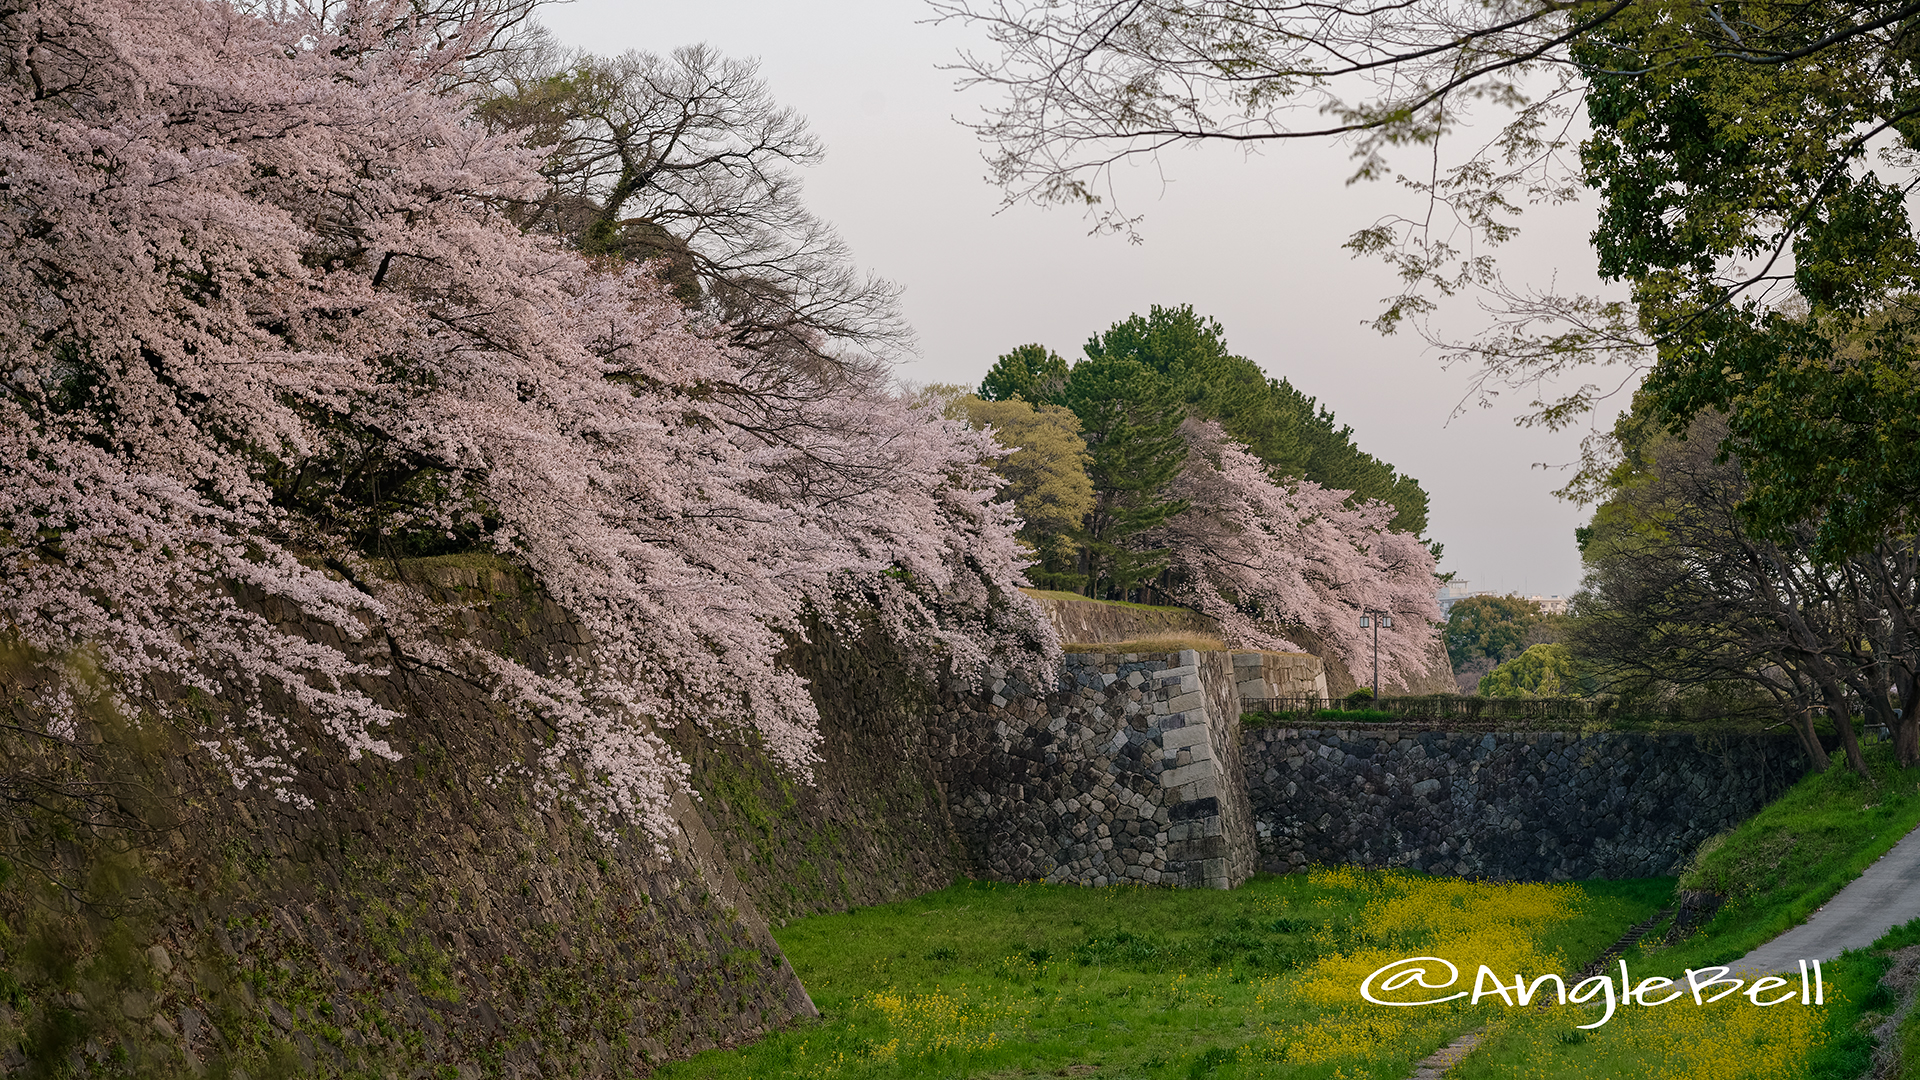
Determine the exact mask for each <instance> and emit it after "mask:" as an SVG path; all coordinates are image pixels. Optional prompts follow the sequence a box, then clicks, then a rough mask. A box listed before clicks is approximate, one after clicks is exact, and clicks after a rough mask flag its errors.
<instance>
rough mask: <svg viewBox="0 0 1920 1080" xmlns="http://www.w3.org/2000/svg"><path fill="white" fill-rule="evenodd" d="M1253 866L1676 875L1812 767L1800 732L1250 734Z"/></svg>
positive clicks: (1553, 876)
mask: <svg viewBox="0 0 1920 1080" xmlns="http://www.w3.org/2000/svg"><path fill="white" fill-rule="evenodd" d="M1246 755H1247V763H1248V767H1247V774H1246V779H1247V787H1248V794H1249V798H1250V801H1251V802H1252V805H1253V811H1254V817H1255V828H1256V830H1257V832H1258V848H1259V864H1260V865H1259V869H1260V870H1262V871H1266V872H1270V873H1285V872H1287V871H1289V870H1301V869H1305V868H1306V867H1307V866H1309V865H1312V864H1315V863H1321V864H1337V863H1350V864H1355V865H1360V866H1368V867H1385V866H1404V867H1408V868H1410V869H1414V870H1424V871H1427V872H1429V873H1434V874H1453V875H1460V876H1475V877H1488V878H1496V879H1502V880H1531V881H1565V880H1579V879H1585V878H1625V877H1649V876H1653V875H1658V874H1668V873H1672V872H1673V871H1674V869H1675V867H1676V866H1677V864H1679V863H1680V862H1682V861H1684V860H1685V859H1686V858H1687V857H1688V856H1689V855H1690V854H1691V853H1692V852H1693V850H1694V848H1696V847H1697V846H1699V844H1700V842H1701V841H1702V840H1705V839H1707V838H1708V837H1710V836H1713V835H1714V834H1716V833H1719V832H1721V831H1723V830H1725V829H1728V828H1730V827H1732V826H1733V825H1734V824H1736V823H1738V822H1739V821H1741V820H1743V819H1744V818H1746V817H1748V816H1750V815H1752V814H1753V813H1754V812H1755V811H1757V810H1759V809H1760V808H1761V807H1762V806H1765V805H1766V804H1767V803H1768V802H1769V801H1771V800H1772V799H1773V798H1774V797H1776V796H1777V795H1779V794H1780V793H1781V792H1782V791H1784V790H1785V789H1786V788H1787V787H1788V786H1789V785H1791V784H1792V783H1793V782H1794V781H1796V780H1798V779H1799V778H1800V777H1801V776H1802V775H1803V774H1804V773H1805V772H1806V769H1807V762H1806V758H1805V756H1804V755H1803V754H1802V753H1801V751H1800V748H1799V744H1798V742H1797V741H1795V740H1794V738H1793V737H1792V736H1787V735H1783V736H1780V737H1777V738H1769V737H1760V736H1715V735H1711V734H1697V735H1696V734H1685V735H1674V734H1661V735H1655V734H1639V733H1632V732H1610V733H1601V734H1594V735H1586V736H1582V735H1578V734H1572V733H1563V732H1530V733H1513V732H1508V733H1481V732H1433V731H1412V730H1402V731H1394V730H1377V729H1375V730H1302V729H1298V728H1266V729H1249V730H1248V731H1247V732H1246Z"/></svg>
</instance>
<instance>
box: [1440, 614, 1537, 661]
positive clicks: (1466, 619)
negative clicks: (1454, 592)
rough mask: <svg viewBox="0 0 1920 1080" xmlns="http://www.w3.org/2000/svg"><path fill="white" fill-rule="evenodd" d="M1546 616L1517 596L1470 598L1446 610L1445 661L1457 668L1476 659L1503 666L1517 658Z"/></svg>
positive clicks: (1444, 632)
mask: <svg viewBox="0 0 1920 1080" xmlns="http://www.w3.org/2000/svg"><path fill="white" fill-rule="evenodd" d="M1545 618H1546V617H1545V616H1544V615H1543V614H1541V611H1540V605H1539V604H1536V603H1534V602H1533V601H1531V600H1527V599H1524V598H1522V597H1518V596H1469V597H1467V598H1465V599H1463V600H1456V601H1454V603H1453V606H1452V607H1451V608H1449V609H1447V627H1446V630H1445V631H1443V634H1444V636H1445V638H1446V642H1447V659H1448V660H1451V661H1452V662H1453V666H1454V667H1455V668H1456V669H1458V668H1463V667H1466V666H1467V665H1468V664H1470V663H1472V662H1473V661H1476V660H1491V661H1493V662H1494V663H1495V664H1499V663H1504V662H1506V661H1507V660H1511V659H1512V658H1514V657H1515V656H1518V655H1519V654H1520V652H1521V650H1523V649H1525V648H1526V647H1527V646H1528V645H1529V644H1530V642H1529V641H1528V637H1529V636H1530V635H1532V634H1533V632H1534V630H1535V629H1536V628H1538V627H1539V626H1540V625H1541V623H1542V622H1544V621H1545Z"/></svg>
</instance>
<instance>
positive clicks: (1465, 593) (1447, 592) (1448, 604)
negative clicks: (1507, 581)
mask: <svg viewBox="0 0 1920 1080" xmlns="http://www.w3.org/2000/svg"><path fill="white" fill-rule="evenodd" d="M1490 595H1492V594H1491V593H1489V592H1487V591H1486V590H1485V589H1475V588H1471V587H1469V585H1468V583H1467V582H1465V581H1462V580H1460V579H1459V578H1454V579H1453V580H1452V581H1449V582H1447V583H1446V584H1445V585H1442V586H1440V587H1439V588H1438V589H1436V590H1434V593H1433V599H1434V601H1435V602H1436V603H1438V604H1439V605H1440V616H1441V617H1442V618H1445V617H1446V615H1447V613H1448V612H1450V611H1452V610H1453V605H1454V604H1455V603H1456V602H1458V601H1461V600H1465V599H1466V598H1467V597H1469V596H1490ZM1526 599H1528V600H1531V601H1533V602H1534V603H1535V604H1538V605H1539V606H1540V613H1541V614H1542V615H1565V614H1566V613H1567V598H1566V597H1564V596H1561V595H1560V594H1559V593H1554V594H1553V595H1552V596H1529V597H1526Z"/></svg>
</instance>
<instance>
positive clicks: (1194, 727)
mask: <svg viewBox="0 0 1920 1080" xmlns="http://www.w3.org/2000/svg"><path fill="white" fill-rule="evenodd" d="M1206 743H1207V727H1206V725H1205V724H1187V725H1184V726H1182V727H1177V728H1173V729H1171V730H1168V731H1163V732H1161V734H1160V745H1161V746H1163V747H1165V748H1167V749H1168V750H1178V749H1180V748H1181V747H1184V746H1193V745H1196V744H1198V745H1203V746H1204V745H1206Z"/></svg>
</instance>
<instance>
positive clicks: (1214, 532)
mask: <svg viewBox="0 0 1920 1080" xmlns="http://www.w3.org/2000/svg"><path fill="white" fill-rule="evenodd" d="M1180 433H1181V436H1182V437H1183V438H1184V439H1185V440H1186V442H1187V447H1188V452H1187V457H1186V464H1185V466H1184V467H1183V468H1182V470H1181V472H1180V475H1179V476H1178V477H1176V478H1175V479H1174V481H1173V483H1172V484H1171V485H1169V488H1168V491H1167V495H1168V497H1170V498H1177V499H1180V500H1183V501H1185V502H1186V503H1187V509H1186V510H1185V511H1184V512H1183V513H1180V514H1178V515H1175V516H1174V517H1172V518H1170V519H1168V521H1167V522H1166V523H1165V524H1164V525H1162V526H1160V527H1159V528H1157V529H1155V530H1154V531H1153V532H1152V534H1151V535H1148V536H1145V537H1143V538H1142V542H1143V543H1151V544H1153V545H1154V546H1156V547H1161V548H1165V549H1167V550H1168V551H1169V552H1170V558H1171V560H1172V565H1173V567H1174V569H1175V570H1176V571H1177V572H1176V574H1175V580H1176V582H1177V584H1176V585H1175V589H1174V591H1175V595H1176V596H1177V597H1178V598H1179V599H1181V600H1182V601H1183V602H1185V603H1187V604H1189V605H1191V606H1192V607H1194V608H1195V609H1197V610H1199V611H1202V612H1204V613H1206V614H1208V615H1211V616H1213V617H1214V618H1215V619H1217V620H1219V622H1220V625H1221V628H1222V629H1223V630H1224V631H1225V632H1226V635H1227V637H1228V638H1229V639H1230V640H1232V641H1234V642H1236V643H1237V644H1240V645H1244V646H1249V647H1253V648H1264V649H1287V650H1297V649H1299V646H1298V645H1296V644H1295V643H1294V642H1293V641H1292V640H1290V639H1289V634H1290V633H1293V632H1295V631H1296V630H1307V631H1310V632H1312V633H1313V634H1314V635H1315V636H1317V637H1318V638H1319V639H1320V640H1321V641H1322V642H1325V643H1326V644H1327V645H1328V646H1329V647H1330V648H1331V649H1332V651H1333V653H1334V654H1335V655H1336V656H1337V657H1338V658H1339V659H1340V660H1341V662H1343V663H1344V664H1345V665H1346V666H1347V667H1348V669H1349V670H1354V671H1358V670H1360V669H1361V667H1362V666H1364V665H1367V664H1370V663H1371V662H1372V657H1373V651H1372V650H1373V640H1374V639H1373V632H1372V631H1371V630H1362V629H1360V617H1361V615H1362V614H1363V613H1365V612H1368V611H1383V612H1388V613H1391V614H1392V615H1393V616H1394V623H1393V627H1392V629H1383V630H1381V631H1380V638H1379V641H1380V645H1379V648H1380V675H1381V678H1382V679H1383V680H1384V681H1385V682H1387V683H1390V684H1391V683H1399V684H1401V685H1405V684H1406V683H1407V682H1408V680H1409V678H1410V677H1411V676H1414V675H1418V674H1421V673H1424V672H1425V671H1426V670H1427V666H1428V664H1429V662H1430V658H1431V656H1432V655H1433V649H1432V645H1433V640H1434V636H1435V633H1436V630H1435V626H1436V624H1437V623H1438V621H1439V619H1440V608H1439V605H1438V604H1437V603H1436V602H1435V600H1434V589H1433V580H1434V579H1433V565H1434V563H1433V554H1432V552H1430V551H1429V550H1428V549H1427V547H1426V545H1424V544H1422V543H1420V541H1419V539H1418V538H1417V537H1415V536H1414V535H1412V534H1410V533H1404V532H1396V531H1393V530H1392V529H1390V528H1388V523H1389V522H1390V521H1392V520H1393V516H1394V514H1395V512H1396V511H1395V509H1394V507H1393V506H1392V505H1391V504H1388V503H1383V502H1364V503H1361V504H1360V505H1358V506H1349V505H1348V496H1349V495H1351V494H1352V492H1347V491H1336V490H1333V489H1330V488H1324V487H1321V486H1320V485H1319V484H1316V483H1314V482H1312V481H1310V480H1288V481H1285V482H1276V481H1275V480H1274V479H1273V477H1272V475H1271V474H1270V473H1269V472H1268V471H1267V467H1266V466H1265V465H1263V464H1262V463H1261V461H1260V460H1259V459H1258V458H1256V457H1254V456H1253V454H1252V453H1251V452H1250V451H1248V450H1247V448H1246V447H1245V446H1242V445H1240V444H1239V443H1236V442H1234V441H1233V440H1232V439H1230V438H1228V437H1227V434H1226V432H1225V431H1223V430H1222V429H1221V427H1220V425H1219V424H1217V423H1214V422H1213V421H1210V420H1192V419H1189V420H1187V421H1186V422H1185V423H1184V424H1182V426H1181V429H1180Z"/></svg>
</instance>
